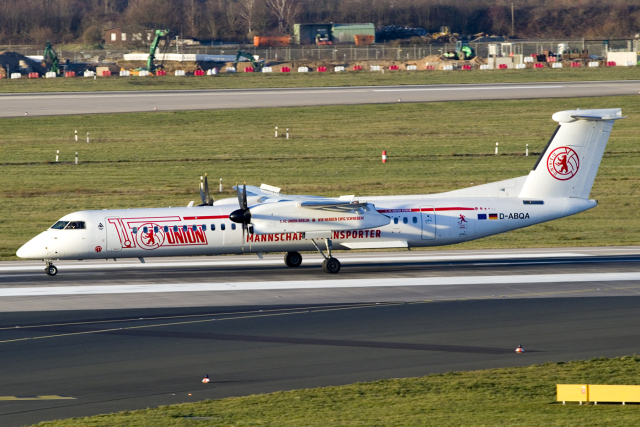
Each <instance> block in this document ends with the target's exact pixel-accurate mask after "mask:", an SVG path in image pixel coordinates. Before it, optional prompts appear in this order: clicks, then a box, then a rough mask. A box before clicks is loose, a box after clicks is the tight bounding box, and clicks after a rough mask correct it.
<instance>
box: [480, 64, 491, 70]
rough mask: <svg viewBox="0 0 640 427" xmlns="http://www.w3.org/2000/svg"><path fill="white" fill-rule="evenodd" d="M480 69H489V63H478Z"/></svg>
mask: <svg viewBox="0 0 640 427" xmlns="http://www.w3.org/2000/svg"><path fill="white" fill-rule="evenodd" d="M480 69H481V70H488V69H489V64H481V65H480Z"/></svg>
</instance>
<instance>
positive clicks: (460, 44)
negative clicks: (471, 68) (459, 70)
mask: <svg viewBox="0 0 640 427" xmlns="http://www.w3.org/2000/svg"><path fill="white" fill-rule="evenodd" d="M443 56H444V57H445V58H448V59H458V60H460V61H464V60H468V59H473V58H475V57H476V51H475V50H474V49H473V48H472V47H471V46H469V43H468V42H466V41H462V40H458V41H457V42H456V51H455V52H445V53H444V54H443Z"/></svg>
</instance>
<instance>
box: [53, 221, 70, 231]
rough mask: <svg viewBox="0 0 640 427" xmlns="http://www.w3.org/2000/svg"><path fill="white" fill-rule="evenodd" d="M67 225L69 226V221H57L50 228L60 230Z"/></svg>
mask: <svg viewBox="0 0 640 427" xmlns="http://www.w3.org/2000/svg"><path fill="white" fill-rule="evenodd" d="M67 224H69V221H58V222H56V223H55V224H53V225H52V226H51V228H53V229H55V230H62V229H63V228H65V227H66V226H67Z"/></svg>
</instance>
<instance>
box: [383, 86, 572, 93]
mask: <svg viewBox="0 0 640 427" xmlns="http://www.w3.org/2000/svg"><path fill="white" fill-rule="evenodd" d="M563 87H564V86H549V85H537V86H493V87H478V86H476V87H442V88H439V87H438V88H435V87H434V88H415V89H408V88H407V89H373V90H372V92H417V91H436V90H438V91H443V90H465V91H467V92H470V91H474V90H513V89H559V88H563Z"/></svg>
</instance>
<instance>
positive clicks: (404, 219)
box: [402, 216, 409, 224]
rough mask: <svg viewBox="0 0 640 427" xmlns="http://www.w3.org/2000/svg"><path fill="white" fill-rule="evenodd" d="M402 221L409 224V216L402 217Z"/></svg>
mask: <svg viewBox="0 0 640 427" xmlns="http://www.w3.org/2000/svg"><path fill="white" fill-rule="evenodd" d="M402 222H403V223H405V224H409V218H407V217H406V216H405V217H404V218H402Z"/></svg>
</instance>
